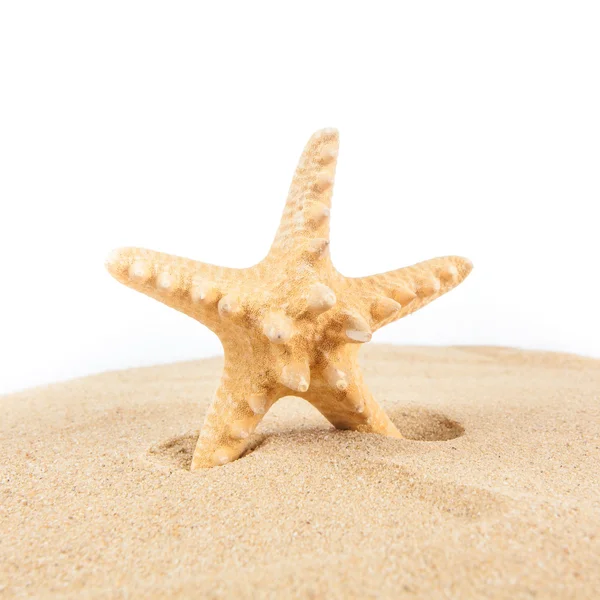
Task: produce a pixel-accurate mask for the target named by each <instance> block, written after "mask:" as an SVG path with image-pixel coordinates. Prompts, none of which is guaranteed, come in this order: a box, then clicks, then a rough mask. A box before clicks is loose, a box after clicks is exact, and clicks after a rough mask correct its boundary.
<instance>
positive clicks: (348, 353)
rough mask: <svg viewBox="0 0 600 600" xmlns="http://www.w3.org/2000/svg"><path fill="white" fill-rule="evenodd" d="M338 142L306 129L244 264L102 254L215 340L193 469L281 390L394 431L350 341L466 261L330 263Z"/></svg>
mask: <svg viewBox="0 0 600 600" xmlns="http://www.w3.org/2000/svg"><path fill="white" fill-rule="evenodd" d="M337 154H338V133H337V131H336V130H334V129H324V130H322V131H318V132H317V133H315V134H314V135H313V136H312V137H311V139H310V140H309V142H308V144H307V145H306V148H305V149H304V152H303V154H302V156H301V158H300V162H299V164H298V167H297V169H296V172H295V174H294V178H293V180H292V185H291V188H290V191H289V195H288V199H287V203H286V205H285V209H284V212H283V216H282V218H281V223H280V226H279V229H278V230H277V234H276V236H275V240H274V241H273V244H272V246H271V249H270V251H269V253H268V255H267V256H266V258H264V259H263V260H262V261H261V262H259V263H258V264H256V265H254V266H252V267H249V268H246V269H230V268H226V267H218V266H214V265H210V264H206V263H202V262H197V261H195V260H190V259H186V258H180V257H178V256H171V255H169V254H163V253H160V252H154V251H151V250H144V249H140V248H121V249H118V250H115V251H113V252H112V253H111V254H110V256H109V258H108V260H107V268H108V270H109V272H110V273H111V274H112V275H113V277H115V278H116V279H117V280H118V281H120V282H121V283H123V284H125V285H127V286H128V287H131V288H133V289H134V290H137V291H138V292H142V293H144V294H146V295H148V296H151V297H152V298H155V299H156V300H159V301H160V302H163V303H164V304H166V305H167V306H171V307H172V308H175V309H177V310H179V311H181V312H183V313H185V314H187V315H189V316H191V317H192V318H194V319H196V320H198V321H200V322H201V323H203V324H204V325H206V326H207V327H208V328H209V329H211V330H212V331H213V332H214V333H215V334H216V335H217V336H218V337H219V339H220V340H221V343H222V344H223V349H224V354H225V361H224V368H223V373H222V377H221V381H220V384H219V386H218V388H217V390H216V392H215V395H214V398H213V399H212V403H211V405H210V407H209V409H208V411H207V414H206V417H205V420H204V425H203V426H202V429H201V431H200V436H199V438H198V442H197V445H196V449H195V451H194V455H193V459H192V465H191V470H192V471H194V470H196V469H199V468H203V467H213V466H216V465H222V464H225V463H227V462H230V461H232V460H235V459H236V458H238V457H239V456H240V455H241V454H242V453H243V452H244V450H245V449H246V448H247V446H248V441H249V436H250V435H251V434H252V432H253V431H254V430H255V429H256V427H257V426H258V424H259V423H260V421H261V419H262V418H263V417H264V415H265V414H266V412H267V411H268V410H269V408H271V406H272V405H273V404H274V403H275V402H276V401H277V400H279V399H280V398H282V397H284V396H290V395H294V396H299V397H301V398H304V399H305V400H308V402H310V403H311V404H312V405H313V406H314V407H316V408H317V409H318V410H319V411H320V412H321V413H322V414H323V415H324V416H325V418H326V419H327V420H328V421H329V422H330V423H332V424H333V425H334V426H335V427H338V428H340V429H354V430H357V431H361V432H365V433H379V434H383V435H387V436H392V437H396V438H401V437H402V435H401V434H400V432H399V431H398V430H397V429H396V427H395V425H394V424H393V423H392V421H390V419H389V418H388V416H387V415H386V413H385V412H384V411H383V409H382V408H381V407H380V406H379V405H378V404H377V402H376V401H375V400H374V399H373V397H372V396H371V394H370V392H369V390H368V388H367V387H366V385H365V383H364V381H363V377H362V374H361V370H360V367H359V366H358V350H359V348H360V346H361V344H363V343H365V342H368V341H369V340H370V339H371V336H372V334H373V332H374V331H376V330H377V329H379V328H380V327H383V326H384V325H387V324H388V323H391V322H393V321H396V320H397V319H400V318H402V317H405V316H406V315H409V314H411V313H413V312H415V311H416V310H418V309H420V308H422V307H423V306H425V305H426V304H429V302H431V301H432V300H435V299H436V298H438V297H439V296H441V295H442V294H444V293H446V292H448V291H449V290H451V289H452V288H454V287H456V286H457V285H458V284H459V283H461V282H462V281H463V280H464V279H465V277H466V276H467V275H468V274H469V272H470V271H471V268H472V265H471V262H470V261H469V260H468V259H465V258H461V257H458V256H446V257H442V258H434V259H431V260H427V261H424V262H420V263H418V264H416V265H413V266H411V267H405V268H402V269H397V270H395V271H389V272H387V273H381V274H379V275H371V276H369V277H344V276H343V275H341V274H340V273H338V272H337V271H336V270H335V268H334V267H333V265H332V263H331V260H330V256H329V214H330V207H331V195H332V185H333V175H334V170H335V164H336V160H337Z"/></svg>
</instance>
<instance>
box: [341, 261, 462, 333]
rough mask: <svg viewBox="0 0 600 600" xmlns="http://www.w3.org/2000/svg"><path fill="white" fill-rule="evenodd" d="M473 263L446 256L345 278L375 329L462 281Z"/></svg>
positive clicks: (437, 296)
mask: <svg viewBox="0 0 600 600" xmlns="http://www.w3.org/2000/svg"><path fill="white" fill-rule="evenodd" d="M472 268H473V265H472V263H471V261H470V260H469V259H467V258H462V257H460V256H443V257H440V258H432V259H430V260H426V261H423V262H420V263H417V264H416V265H413V266H411V267H404V268H402V269H396V270H395V271H388V272H387V273H380V274H378V275H371V276H369V277H356V278H345V281H346V284H347V286H348V291H349V293H351V294H353V295H356V296H359V297H360V298H361V302H362V304H363V310H364V312H365V314H368V315H369V316H370V320H371V327H372V329H373V331H375V330H376V329H379V328H380V327H382V326H384V325H387V324H388V323H391V322H393V321H396V320H397V319H401V318H402V317H405V316H406V315H409V314H411V313H413V312H415V311H416V310H419V309H420V308H422V307H423V306H425V305H426V304H429V303H430V302H431V301H433V300H435V299H436V298H439V297H440V296H441V295H443V294H445V293H446V292H449V291H450V290H452V289H453V288H455V287H456V286H457V285H458V284H459V283H461V282H462V281H463V280H464V279H465V278H466V277H467V275H468V274H469V273H470V272H471V269H472Z"/></svg>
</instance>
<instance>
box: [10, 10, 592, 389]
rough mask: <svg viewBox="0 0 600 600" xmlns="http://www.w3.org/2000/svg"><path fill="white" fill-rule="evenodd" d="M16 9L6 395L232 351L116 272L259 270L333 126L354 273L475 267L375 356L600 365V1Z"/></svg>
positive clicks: (335, 224) (347, 263)
mask: <svg viewBox="0 0 600 600" xmlns="http://www.w3.org/2000/svg"><path fill="white" fill-rule="evenodd" d="M0 6H1V7H0V85H1V90H0V91H1V93H0V203H1V210H0V257H1V258H0V260H1V269H2V270H1V275H0V304H1V310H0V392H6V391H10V390H15V389H19V388H23V387H27V386H31V385H36V384H40V383H44V382H49V381H54V380H59V379H63V378H67V377H72V376H76V375H84V374H87V373H92V372H97V371H101V370H105V369H116V368H124V367H129V366H135V365H142V364H152V363H159V362H168V361H176V360H181V359H189V358H196V357H200V356H207V355H212V354H217V353H219V352H220V351H221V349H220V345H219V342H218V339H217V338H216V337H215V336H214V335H213V334H212V333H211V332H209V331H208V330H207V329H205V328H203V327H202V326H201V325H199V324H197V323H195V322H194V321H192V320H190V319H189V318H188V317H185V316H183V315H181V314H179V313H177V312H176V311H173V310H170V309H168V308H166V307H164V306H163V305H161V304H159V303H157V302H155V301H153V300H151V299H149V298H146V297H145V296H142V295H140V294H136V293H135V292H133V291H131V290H129V289H127V288H125V287H123V286H121V285H119V284H118V283H117V282H116V281H114V280H113V279H112V278H111V277H110V276H109V275H108V274H107V273H106V271H105V270H104V266H103V263H104V258H105V255H106V254H107V253H108V251H109V250H110V249H111V248H113V247H117V246H122V245H139V246H145V247H149V248H153V249H157V250H162V251H165V252H171V253H174V254H179V255H184V256H189V257H192V258H196V259H199V260H203V261H206V262H213V263H217V264H225V265H228V266H239V267H241V266H249V265H250V264H253V263H254V262H256V261H258V260H260V259H261V258H262V257H263V256H264V254H265V253H266V251H267V249H268V247H269V244H270V242H271V239H272V236H273V234H274V232H275V229H276V227H277V223H278V220H279V217H280V214H281V211H282V208H283V203H284V201H285V197H286V193H287V188H288V186H289V182H290V179H291V176H292V173H293V170H294V167H295V164H296V161H297V159H298V157H299V155H300V152H301V150H302V148H303V146H304V143H305V142H306V140H307V139H308V137H309V136H310V135H311V133H312V132H313V131H314V130H316V129H320V128H322V127H327V126H333V127H337V128H338V129H339V130H340V134H341V151H340V158H339V163H338V170H337V177H336V187H335V193H334V211H333V213H332V257H333V261H334V263H335V265H336V266H337V268H338V269H339V270H340V271H341V272H343V273H344V274H347V275H353V276H358V275H365V274H369V273H375V272H380V271H384V270H388V269H392V268H396V267H400V266H405V265H408V264H412V263H413V262H416V261H419V260H423V259H427V258H431V257H434V256H438V255H444V254H459V255H464V256H468V257H469V258H471V259H472V260H473V262H474V264H475V269H474V271H473V273H472V274H471V275H470V277H469V278H468V279H467V280H466V282H465V283H464V284H462V285H461V286H460V287H459V288H457V289H456V290H455V291H453V292H452V293H451V294H449V295H447V296H445V297H443V298H442V299H440V300H438V301H436V302H435V303H434V304H432V305H431V306H429V307H427V308H426V309H424V310H423V311H420V312H419V313H418V314H416V315H414V316H413V317H411V318H409V319H404V320H402V321H399V322H397V323H395V324H393V325H390V326H388V327H387V328H385V329H384V330H382V331H380V332H378V333H377V334H376V335H375V341H386V342H388V341H392V342H397V343H401V344H436V345H440V344H486V345H492V344H494V345H510V346H518V347H526V348H542V349H552V350H561V351H571V352H577V353H581V354H587V355H591V356H600V317H599V315H598V310H599V308H600V302H599V293H600V284H599V281H600V272H599V268H600V243H599V240H598V237H599V226H598V220H597V214H598V205H599V201H600V33H599V32H600V4H599V3H598V2H566V1H565V2H551V1H548V0H545V1H544V2H527V1H523V0H519V1H516V2H508V1H504V2H481V1H476V2H446V1H444V2H373V1H371V2H356V3H352V2H324V1H323V0H321V1H319V2H307V1H305V0H303V1H302V2H299V1H296V2H276V3H275V2H274V3H264V2H263V3H261V2H256V1H255V0H254V1H252V2H239V3H232V2H198V1H197V0H194V1H192V2H166V1H165V2H160V3H157V2H150V1H148V0H144V1H143V2H126V1H123V0H119V1H116V2H110V1H106V0H105V1H103V2H81V1H79V0H78V1H76V2H75V1H74V2H60V1H54V2H38V3H34V2H27V1H24V0H20V1H13V2H11V1H8V2H3V3H2V4H1V5H0Z"/></svg>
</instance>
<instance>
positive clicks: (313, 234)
mask: <svg viewBox="0 0 600 600" xmlns="http://www.w3.org/2000/svg"><path fill="white" fill-rule="evenodd" d="M338 143H339V138H338V132H337V130H335V129H322V130H321V131H317V132H316V133H315V134H313V136H312V137H311V138H310V140H309V141H308V143H307V144H306V147H305V148H304V152H303V153H302V156H301V157H300V161H299V162H298V166H297V168H296V172H295V174H294V178H293V180H292V185H291V186H290V191H289V193H288V198H287V202H286V205H285V208H284V211H283V215H282V217H281V223H280V225H279V229H278V230H277V234H276V235H275V240H274V241H273V245H272V246H271V250H270V253H269V254H270V255H271V256H273V255H275V256H279V255H281V254H282V253H284V252H286V251H288V250H289V249H290V248H296V247H297V246H300V245H303V244H306V242H307V240H311V239H315V238H318V239H320V240H324V242H328V241H329V213H330V209H331V196H332V188H333V177H334V174H335V166H336V162H337V154H338Z"/></svg>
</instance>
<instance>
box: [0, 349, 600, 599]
mask: <svg viewBox="0 0 600 600" xmlns="http://www.w3.org/2000/svg"><path fill="white" fill-rule="evenodd" d="M362 363H363V365H364V369H365V375H366V380H367V383H368V384H369V385H370V387H371V389H372V391H373V392H374V394H375V396H376V397H377V398H378V400H379V401H380V402H381V404H382V405H383V406H384V408H385V409H386V410H387V411H388V413H389V414H390V416H391V418H392V420H393V421H394V423H395V424H396V425H397V427H398V428H399V429H400V431H401V432H402V433H403V434H404V435H405V436H406V437H407V438H408V439H406V440H397V439H391V438H384V437H382V436H379V435H374V434H359V433H355V432H347V431H336V430H333V429H332V428H331V426H329V424H328V423H327V422H326V421H325V420H324V418H323V417H322V416H321V415H320V414H319V413H318V412H317V411H316V410H314V409H313V408H312V407H311V406H310V405H309V404H307V403H306V402H303V401H300V400H298V399H297V398H285V399H283V400H282V401H281V402H279V403H278V404H277V405H276V406H275V407H274V408H273V409H272V411H271V412H270V413H269V414H268V415H267V417H266V418H265V420H264V422H263V423H262V425H261V427H260V429H259V433H260V435H257V436H256V439H255V442H254V444H253V449H252V451H251V452H250V453H248V454H247V455H245V456H244V457H242V458H241V459H239V460H237V461H235V462H233V463H231V464H228V465H226V466H224V467H221V468H215V469H209V470H206V471H202V472H200V473H194V474H192V473H189V472H188V471H186V468H187V467H188V465H189V462H190V459H191V453H192V450H193V446H194V442H195V436H197V432H198V429H199V427H200V424H201V419H202V415H203V412H204V410H205V408H206V406H207V402H208V401H209V399H210V396H211V394H212V392H213V390H214V387H215V386H216V383H217V380H218V376H219V373H220V369H221V364H222V363H221V359H220V358H215V359H208V360H202V361H195V362H187V363H178V364H173V365H165V366H158V367H152V368H142V369H133V370H129V371H121V372H113V373H105V374H101V375H96V376H92V377H86V378H83V379H78V380H73V381H68V382H65V383H58V384H54V385H50V386H46V387H43V388H36V389H33V390H28V391H24V392H21V393H18V394H13V395H10V396H4V397H2V398H0V409H1V415H2V419H1V423H0V465H1V470H0V523H1V536H0V597H3V598H4V597H13V596H25V597H34V598H88V597H89V598H92V597H93V598H166V597H168V598H328V599H329V598H404V597H406V598H469V597H482V598H483V597H486V598H488V597H489V598H531V597H536V598H598V597H600V492H599V487H600V484H599V480H600V361H598V360H593V359H585V358H581V357H577V356H572V355H565V354H555V353H542V352H525V351H520V350H513V349H507V348H484V347H451V348H416V347H394V346H383V345H380V346H378V345H370V346H368V347H366V348H365V349H364V353H363V359H362Z"/></svg>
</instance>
